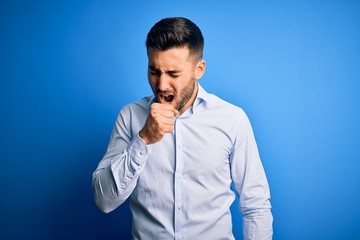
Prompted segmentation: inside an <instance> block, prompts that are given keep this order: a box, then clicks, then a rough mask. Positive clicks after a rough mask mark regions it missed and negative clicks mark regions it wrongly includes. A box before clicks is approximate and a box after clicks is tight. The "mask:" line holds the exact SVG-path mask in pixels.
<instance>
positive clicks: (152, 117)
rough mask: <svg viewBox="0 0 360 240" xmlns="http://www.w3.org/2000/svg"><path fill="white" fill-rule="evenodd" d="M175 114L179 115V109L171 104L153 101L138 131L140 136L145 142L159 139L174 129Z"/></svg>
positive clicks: (153, 141) (149, 142) (154, 141)
mask: <svg viewBox="0 0 360 240" xmlns="http://www.w3.org/2000/svg"><path fill="white" fill-rule="evenodd" d="M176 115H179V111H178V110H176V109H175V108H174V107H173V106H172V105H170V104H163V103H153V104H152V105H151V106H150V113H149V116H148V118H147V119H146V122H145V125H144V127H143V128H142V129H141V130H140V132H139V135H140V137H141V138H142V139H143V140H144V141H145V142H146V144H152V143H156V142H158V141H160V140H161V139H162V138H163V137H164V135H165V134H166V133H169V132H172V131H173V130H174V124H175V119H174V117H175V116H176Z"/></svg>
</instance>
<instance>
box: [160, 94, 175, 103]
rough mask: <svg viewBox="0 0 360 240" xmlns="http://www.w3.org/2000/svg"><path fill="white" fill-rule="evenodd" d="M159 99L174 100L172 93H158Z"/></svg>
mask: <svg viewBox="0 0 360 240" xmlns="http://www.w3.org/2000/svg"><path fill="white" fill-rule="evenodd" d="M158 96H159V101H160V102H165V103H171V102H172V101H173V100H174V95H173V94H159V95H158Z"/></svg>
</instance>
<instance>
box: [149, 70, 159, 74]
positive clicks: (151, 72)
mask: <svg viewBox="0 0 360 240" xmlns="http://www.w3.org/2000/svg"><path fill="white" fill-rule="evenodd" d="M149 73H150V74H151V75H159V71H157V70H151V69H149Z"/></svg>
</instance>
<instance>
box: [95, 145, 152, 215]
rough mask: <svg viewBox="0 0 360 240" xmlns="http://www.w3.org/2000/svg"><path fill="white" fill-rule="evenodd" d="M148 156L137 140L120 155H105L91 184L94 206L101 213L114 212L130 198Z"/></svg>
mask: <svg viewBox="0 0 360 240" xmlns="http://www.w3.org/2000/svg"><path fill="white" fill-rule="evenodd" d="M148 155H149V149H148V147H147V146H146V144H145V143H143V142H142V140H140V139H138V138H136V139H135V140H134V141H133V142H132V143H131V144H130V145H129V146H128V147H127V148H126V149H125V150H124V151H123V152H122V153H121V154H117V155H115V156H111V157H107V155H105V157H104V159H103V160H102V161H101V162H100V164H99V166H98V168H97V170H96V171H95V172H94V174H93V183H92V186H93V192H94V197H95V201H96V204H97V206H98V207H99V208H100V209H101V210H102V211H103V212H106V213H107V212H110V211H112V210H114V209H115V208H117V207H118V206H120V205H121V204H122V203H123V202H124V201H125V200H126V199H127V198H128V197H129V196H130V194H131V193H132V191H133V190H134V188H135V187H136V182H137V179H138V177H139V175H140V174H141V171H142V169H143V167H144V165H145V162H146V160H147V158H148Z"/></svg>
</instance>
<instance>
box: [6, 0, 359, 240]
mask: <svg viewBox="0 0 360 240" xmlns="http://www.w3.org/2000/svg"><path fill="white" fill-rule="evenodd" d="M168 16H185V17H188V18H190V19H192V20H193V21H194V22H195V23H197V24H198V26H199V27H200V28H201V29H202V31H203V34H204V37H205V54H204V58H205V59H206V61H207V72H206V73H205V75H204V77H203V79H201V80H200V83H201V84H202V85H203V87H204V88H205V89H206V90H207V91H209V92H212V93H215V94H217V95H218V96H220V97H222V98H224V99H226V100H228V101H230V102H232V103H234V104H236V105H239V106H241V107H242V108H243V109H244V110H245V111H246V112H247V114H248V115H249V118H250V120H251V122H252V125H253V128H254V131H255V136H256V138H257V142H258V145H259V149H260V154H261V156H262V160H263V164H264V167H265V169H266V173H267V176H268V180H269V183H270V186H271V193H272V205H273V215H274V239H317V240H318V239H360V207H359V203H360V186H359V185H360V174H359V173H360V161H359V160H360V158H359V148H360V146H359V143H360V139H359V138H360V127H359V123H360V107H359V103H360V83H359V81H360V2H359V1H349V0H339V1H280V0H279V1H277V0H275V1H245V0H244V1H163V2H157V1H109V0H105V1H95V0H93V1H91V0H81V1H69V0H63V1H57V2H56V1H16V0H14V1H1V3H0V23H1V25H0V31H1V36H0V41H1V44H0V66H1V68H0V80H1V81H0V82H1V83H0V84H1V85H0V91H1V92H0V98H1V99H0V100H1V101H0V102H1V114H0V116H1V118H0V120H1V125H0V136H1V139H0V140H1V144H0V150H1V156H0V159H1V170H0V171H1V174H0V176H1V177H0V184H1V185H0V186H1V199H0V200H1V202H0V208H1V209H0V212H1V214H0V218H1V222H2V223H1V225H0V239H130V226H131V222H130V221H131V220H130V219H131V215H130V212H129V209H128V205H127V204H125V205H123V206H121V207H120V208H118V209H117V210H115V211H114V212H112V213H109V214H103V213H101V212H100V211H99V210H98V209H97V208H96V206H95V203H94V200H93V196H92V191H91V175H92V172H93V170H94V169H95V168H96V166H97V164H98V162H99V160H100V159H101V157H102V156H103V154H104V152H105V149H106V147H107V143H108V140H109V137H110V133H111V129H112V127H113V124H114V121H115V118H116V116H117V113H118V111H119V110H120V108H121V107H122V106H123V105H124V104H126V103H129V102H133V101H136V100H139V99H140V98H141V97H143V96H144V95H149V94H151V90H150V88H149V86H148V83H147V77H146V70H147V58H146V52H145V47H144V41H145V37H146V34H147V32H148V30H149V29H150V28H151V26H152V25H153V24H154V23H155V22H157V21H158V20H160V19H161V18H164V17H168ZM232 210H233V212H234V213H236V212H237V211H236V207H235V206H234V207H232ZM233 221H234V224H235V226H234V233H235V235H236V236H237V237H238V238H239V239H240V238H241V237H240V236H241V234H242V232H241V225H239V224H240V223H241V218H240V216H239V215H238V214H235V215H234V220H233Z"/></svg>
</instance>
